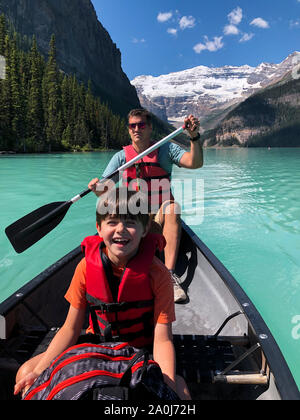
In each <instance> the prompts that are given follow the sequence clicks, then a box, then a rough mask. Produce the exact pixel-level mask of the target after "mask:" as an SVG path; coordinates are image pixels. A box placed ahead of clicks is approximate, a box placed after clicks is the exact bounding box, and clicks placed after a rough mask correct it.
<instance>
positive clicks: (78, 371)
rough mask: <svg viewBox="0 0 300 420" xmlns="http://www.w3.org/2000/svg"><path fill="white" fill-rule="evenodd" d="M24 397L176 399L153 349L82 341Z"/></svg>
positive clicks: (41, 376)
mask: <svg viewBox="0 0 300 420" xmlns="http://www.w3.org/2000/svg"><path fill="white" fill-rule="evenodd" d="M23 399H24V400H139V401H141V400H144V401H145V400H146V401H159V400H172V401H178V400H179V398H178V396H177V394H176V393H175V392H174V391H173V390H172V389H171V388H169V387H168V386H167V385H166V384H165V382H164V379H163V375H162V372H161V369H160V367H159V365H158V364H157V363H156V362H155V361H154V360H152V359H150V355H149V352H148V351H147V350H145V349H142V350H141V349H137V348H134V347H131V346H129V345H128V344H127V343H105V344H98V345H96V344H87V343H83V344H79V345H76V346H73V347H70V348H69V349H67V350H66V351H65V352H63V353H62V354H61V355H60V356H59V357H58V358H57V359H55V360H54V361H53V362H52V364H51V365H50V367H49V368H48V369H46V370H45V371H44V372H43V373H42V374H41V375H40V376H39V377H38V379H37V380H36V381H35V383H34V384H33V385H32V387H31V388H30V389H29V390H28V391H27V393H26V394H25V396H24V397H23Z"/></svg>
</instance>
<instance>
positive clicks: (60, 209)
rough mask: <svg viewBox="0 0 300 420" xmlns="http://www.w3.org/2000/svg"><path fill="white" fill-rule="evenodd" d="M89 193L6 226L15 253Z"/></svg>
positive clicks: (45, 230)
mask: <svg viewBox="0 0 300 420" xmlns="http://www.w3.org/2000/svg"><path fill="white" fill-rule="evenodd" d="M184 129H185V127H180V128H178V129H177V130H175V131H173V132H172V133H170V134H169V135H168V136H166V137H164V138H163V139H162V140H160V141H158V142H157V143H155V144H154V145H152V146H150V147H149V148H148V149H147V150H145V151H144V152H142V153H140V154H139V155H138V156H136V157H135V158H133V159H131V160H130V161H129V162H127V163H125V164H124V165H122V166H120V168H118V169H117V170H116V171H114V172H113V173H111V174H110V175H108V176H107V177H105V178H103V179H102V180H101V181H105V180H107V179H110V178H112V177H113V176H115V175H116V174H117V173H119V172H121V171H124V170H125V169H127V168H129V167H130V166H131V165H133V164H134V163H135V162H137V161H138V160H140V159H142V158H143V157H144V156H147V155H149V154H150V153H151V152H153V151H154V150H156V149H158V148H159V147H160V146H162V145H163V144H165V143H167V142H168V141H169V140H171V139H173V138H174V137H176V136H178V135H179V134H181V133H182V132H183V130H184ZM90 192H91V190H90V189H87V190H85V191H83V192H82V193H80V194H78V195H76V196H75V197H73V198H72V199H71V200H69V201H59V202H54V203H50V204H46V205H45V206H43V207H40V208H39V209H37V210H34V211H33V212H31V213H29V214H27V216H24V217H22V218H21V219H19V220H17V221H16V222H15V223H13V224H12V225H10V226H8V227H7V228H6V229H5V233H6V235H7V237H8V239H9V240H10V242H11V244H12V246H13V247H14V249H15V251H16V252H17V253H18V254H20V253H22V252H24V251H25V250H26V249H28V248H29V247H31V246H32V245H34V244H35V243H36V242H38V241H39V240H40V239H42V238H43V237H44V236H46V235H47V234H48V233H49V232H50V231H51V230H53V229H54V228H55V227H56V226H57V225H58V224H59V223H60V222H61V221H62V220H63V218H64V217H65V215H66V214H67V212H68V210H69V208H70V207H71V205H72V204H74V203H76V201H78V200H80V199H81V198H83V197H85V196H86V195H87V194H89V193H90Z"/></svg>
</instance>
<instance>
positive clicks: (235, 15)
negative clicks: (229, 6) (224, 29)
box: [228, 7, 243, 25]
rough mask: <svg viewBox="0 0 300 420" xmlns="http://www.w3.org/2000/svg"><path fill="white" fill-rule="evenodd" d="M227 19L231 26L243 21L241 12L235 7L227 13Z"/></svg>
mask: <svg viewBox="0 0 300 420" xmlns="http://www.w3.org/2000/svg"><path fill="white" fill-rule="evenodd" d="M228 19H229V22H230V24H231V25H239V24H240V23H241V21H242V19H243V10H242V9H241V8H240V7H237V8H236V9H234V10H233V11H232V12H230V13H229V15H228Z"/></svg>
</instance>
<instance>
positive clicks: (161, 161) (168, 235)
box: [89, 109, 203, 302]
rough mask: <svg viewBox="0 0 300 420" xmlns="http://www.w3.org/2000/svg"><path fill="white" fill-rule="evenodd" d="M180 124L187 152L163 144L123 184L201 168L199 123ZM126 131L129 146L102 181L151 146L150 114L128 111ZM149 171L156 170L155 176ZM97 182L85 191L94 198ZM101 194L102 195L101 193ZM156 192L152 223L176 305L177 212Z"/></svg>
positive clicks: (180, 296) (179, 296) (194, 120)
mask: <svg viewBox="0 0 300 420" xmlns="http://www.w3.org/2000/svg"><path fill="white" fill-rule="evenodd" d="M184 123H185V126H186V129H187V131H188V133H189V136H190V141H191V147H190V151H185V150H183V149H182V148H181V147H179V146H177V145H175V144H173V143H167V144H164V145H163V146H161V147H160V149H158V150H157V151H155V152H156V153H154V154H153V153H152V154H151V156H150V155H149V156H147V157H145V158H144V159H143V162H142V163H140V164H137V165H134V166H133V167H132V168H129V169H128V170H127V171H126V174H125V177H124V176H123V180H124V182H125V184H126V183H127V184H129V181H130V180H131V179H133V178H137V179H139V178H141V179H145V178H147V180H148V184H149V185H150V183H149V179H155V178H156V179H160V180H161V179H162V178H165V179H169V178H170V176H171V172H172V165H173V164H175V165H177V166H179V167H182V168H187V169H198V168H201V167H202V166H203V151H202V144H201V141H200V134H199V128H200V123H199V120H198V119H197V118H195V117H194V116H193V115H189V116H188V117H187V118H186V119H185V121H184ZM128 129H129V135H130V137H131V141H132V144H131V145H130V146H128V147H126V148H124V150H122V151H121V152H118V153H116V154H115V155H114V156H113V158H112V159H111V161H110V162H109V164H108V166H107V167H106V169H105V171H104V173H103V177H106V176H108V175H109V174H111V173H112V172H114V171H116V170H117V169H118V168H120V166H122V165H123V164H125V163H126V161H129V160H130V158H132V157H133V156H137V155H138V154H140V153H142V152H143V151H145V150H146V149H148V148H149V147H150V146H151V144H152V143H153V142H152V140H151V135H152V120H151V114H150V113H149V112H148V111H147V110H145V109H135V110H132V111H130V113H129V115H128ZM145 168H146V169H145ZM153 168H156V172H155V169H153ZM157 168H160V169H158V171H159V172H157ZM134 175H135V176H134ZM98 181H99V179H98V178H95V179H93V180H92V181H91V182H90V183H89V188H90V189H91V190H93V191H94V192H95V194H96V195H101V194H97V183H98ZM138 184H139V183H138V182H137V185H138ZM101 191H102V192H103V189H102V190H101ZM102 192H101V193H102ZM156 192H157V195H156V204H158V205H159V208H158V212H157V214H156V216H155V218H154V220H155V222H156V223H158V224H159V225H161V227H162V231H163V235H164V237H165V239H166V242H167V245H166V247H165V265H166V267H167V268H168V269H169V270H170V272H171V274H172V279H173V283H174V300H175V302H180V301H184V300H186V294H185V292H184V290H183V289H182V288H181V286H180V282H179V278H178V276H177V275H176V274H175V272H174V269H175V264H176V259H177V255H178V249H179V243H180V235H181V221H180V208H179V205H178V203H176V202H175V200H174V198H173V196H172V195H171V193H170V194H169V196H168V198H169V199H166V200H164V199H163V195H164V194H162V193H161V192H160V193H159V192H158V191H156ZM169 192H170V191H169ZM154 193H155V191H154ZM153 197H154V198H155V194H153V191H151V200H152V199H153Z"/></svg>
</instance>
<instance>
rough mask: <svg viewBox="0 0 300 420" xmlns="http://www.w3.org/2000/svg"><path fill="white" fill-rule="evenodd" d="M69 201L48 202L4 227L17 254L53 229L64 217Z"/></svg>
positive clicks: (70, 203) (69, 204)
mask: <svg viewBox="0 0 300 420" xmlns="http://www.w3.org/2000/svg"><path fill="white" fill-rule="evenodd" d="M72 204H73V203H72V202H71V201H65V202H57V203H50V204H47V205H46V206H43V207H40V208H39V209H37V210H35V211H33V212H32V213H29V214H27V215H26V216H24V217H22V218H21V219H19V220H17V221H16V222H14V223H13V224H12V225H10V226H8V227H7V228H6V229H5V233H6V235H7V237H8V239H9V240H10V243H11V244H12V246H13V247H14V249H15V251H16V252H17V253H18V254H21V253H22V252H24V251H25V250H26V249H28V248H29V247H31V246H32V245H33V244H35V243H36V242H38V241H39V240H40V239H41V238H43V237H44V236H45V235H47V234H48V233H49V232H50V231H51V230H53V229H54V228H55V227H56V226H57V225H58V224H59V223H60V222H61V221H62V219H63V218H64V217H65V215H66V213H67V211H68V210H69V208H70V206H71V205H72Z"/></svg>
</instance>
